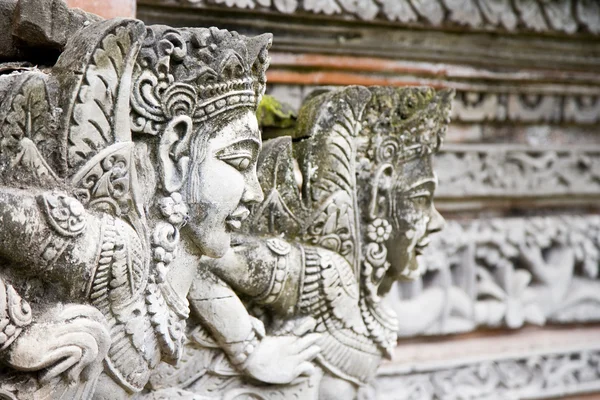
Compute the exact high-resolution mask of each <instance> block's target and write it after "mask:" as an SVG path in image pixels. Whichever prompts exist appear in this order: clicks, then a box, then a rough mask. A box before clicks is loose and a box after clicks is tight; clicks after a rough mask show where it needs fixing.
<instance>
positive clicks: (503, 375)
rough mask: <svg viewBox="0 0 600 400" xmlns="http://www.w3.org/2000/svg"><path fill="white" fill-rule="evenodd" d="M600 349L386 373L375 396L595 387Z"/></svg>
mask: <svg viewBox="0 0 600 400" xmlns="http://www.w3.org/2000/svg"><path fill="white" fill-rule="evenodd" d="M599 365H600V351H598V350H597V349H593V350H592V349H589V350H588V349H586V350H580V351H571V352H563V351H559V352H557V353H554V354H544V355H531V356H527V357H523V356H512V357H508V358H503V359H497V360H494V359H491V360H489V361H481V362H472V363H470V364H467V365H460V366H451V365H448V366H447V367H444V366H443V365H441V366H438V367H437V368H436V367H434V368H426V370H424V371H422V372H416V373H408V374H401V373H398V374H394V373H389V374H385V375H381V376H380V377H379V379H378V381H377V394H376V395H375V394H373V395H372V398H373V399H377V400H392V399H393V400H409V399H410V400H434V399H464V398H476V399H489V400H492V399H515V398H518V399H538V398H556V397H558V398H560V397H564V396H568V395H575V394H585V393H589V392H594V391H597V390H599V389H600V373H599V369H598V367H599Z"/></svg>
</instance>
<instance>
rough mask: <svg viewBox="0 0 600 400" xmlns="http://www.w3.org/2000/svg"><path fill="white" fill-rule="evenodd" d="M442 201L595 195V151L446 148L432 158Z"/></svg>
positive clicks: (598, 160)
mask: <svg viewBox="0 0 600 400" xmlns="http://www.w3.org/2000/svg"><path fill="white" fill-rule="evenodd" d="M435 166H436V170H437V171H438V178H439V180H440V188H439V190H438V192H437V195H438V196H439V197H443V198H465V197H552V196H565V195H572V194H577V195H578V196H584V195H598V194H599V193H600V148H595V147H594V146H588V147H585V148H582V147H579V148H574V147H571V148H569V147H564V148H555V149H543V148H537V149H532V148H531V147H525V146H508V145H505V146H503V145H448V146H446V148H445V149H444V151H443V152H440V153H439V154H438V155H437V156H436V158H435Z"/></svg>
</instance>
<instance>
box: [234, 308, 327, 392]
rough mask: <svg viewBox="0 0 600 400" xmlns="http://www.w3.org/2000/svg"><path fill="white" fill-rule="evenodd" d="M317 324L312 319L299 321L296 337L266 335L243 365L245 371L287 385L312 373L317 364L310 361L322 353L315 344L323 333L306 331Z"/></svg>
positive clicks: (268, 381) (264, 380)
mask: <svg viewBox="0 0 600 400" xmlns="http://www.w3.org/2000/svg"><path fill="white" fill-rule="evenodd" d="M314 325H315V321H314V320H313V319H311V320H307V321H305V322H304V323H302V324H300V325H299V326H298V327H297V328H296V329H295V330H294V332H293V333H294V334H295V335H297V336H293V335H289V336H265V337H263V338H262V340H261V341H260V342H259V344H258V346H257V347H256V349H254V352H253V353H252V354H251V355H250V357H248V360H247V361H246V363H245V364H244V370H245V371H246V373H247V374H248V375H249V376H251V377H253V378H255V379H258V380H259V381H262V382H266V383H273V384H287V383H290V382H292V381H293V380H295V379H296V378H298V377H300V376H310V375H312V374H313V373H314V371H315V366H314V365H313V364H312V363H311V362H310V361H311V360H313V359H314V358H315V357H316V356H317V355H318V354H319V353H320V352H321V348H320V347H319V346H317V345H316V344H315V342H316V341H317V340H319V338H320V337H321V334H318V333H309V334H306V335H304V334H305V333H306V332H309V331H311V330H312V329H314Z"/></svg>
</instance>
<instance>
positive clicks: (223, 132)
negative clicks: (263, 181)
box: [183, 111, 263, 257]
mask: <svg viewBox="0 0 600 400" xmlns="http://www.w3.org/2000/svg"><path fill="white" fill-rule="evenodd" d="M211 136H212V137H211V139H209V140H208V143H207V144H206V148H205V150H204V151H202V150H201V149H197V151H196V154H195V155H194V154H192V160H191V162H192V165H191V167H190V172H189V173H190V176H189V179H188V183H187V185H186V189H185V191H184V193H183V195H184V198H185V199H186V200H187V203H188V206H189V207H190V222H189V223H188V225H187V228H186V233H189V234H190V235H191V239H192V241H193V242H194V243H195V244H196V246H198V248H199V249H200V250H201V251H202V253H203V254H205V255H207V256H209V257H222V256H223V255H224V254H225V253H226V252H227V250H229V247H230V239H231V238H230V234H231V233H232V232H234V231H237V230H238V229H240V227H241V224H242V221H243V220H244V219H246V218H247V217H248V215H249V214H250V212H249V209H248V207H249V205H250V204H252V203H256V202H260V201H262V200H263V193H262V189H261V187H260V184H259V183H258V178H257V175H256V162H257V159H258V153H259V151H260V148H261V138H260V132H259V130H258V122H257V120H256V116H255V115H254V113H252V112H251V111H248V112H245V113H243V114H241V116H238V117H236V118H234V119H231V120H230V121H228V122H227V123H225V124H224V125H222V127H220V128H218V131H217V132H213V133H212V134H211ZM201 151H202V152H203V153H204V154H203V156H204V157H201V154H200V152H201Z"/></svg>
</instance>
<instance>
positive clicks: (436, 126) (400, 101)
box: [358, 87, 454, 165]
mask: <svg viewBox="0 0 600 400" xmlns="http://www.w3.org/2000/svg"><path fill="white" fill-rule="evenodd" d="M370 90H371V94H372V97H371V101H370V102H369V104H368V105H367V107H366V109H365V112H364V115H363V120H362V129H361V132H360V136H361V137H362V140H361V144H360V145H359V148H358V153H359V155H360V154H361V153H362V154H363V155H366V156H367V158H368V159H370V160H372V161H374V162H375V164H383V163H389V164H391V165H399V164H402V163H405V162H407V161H409V160H412V159H415V158H419V157H423V156H426V155H428V154H432V153H434V152H436V151H437V150H438V149H439V147H440V145H441V144H442V142H443V140H444V137H445V134H446V129H447V126H448V123H449V122H450V105H451V100H452V98H453V97H454V91H452V90H441V91H435V90H434V89H432V88H428V87H418V88H394V87H372V88H370Z"/></svg>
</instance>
